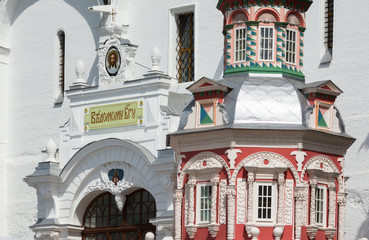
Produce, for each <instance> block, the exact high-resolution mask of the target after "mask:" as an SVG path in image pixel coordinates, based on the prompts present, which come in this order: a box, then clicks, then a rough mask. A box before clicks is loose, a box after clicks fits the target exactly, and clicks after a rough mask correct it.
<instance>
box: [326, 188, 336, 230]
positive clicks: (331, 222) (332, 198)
mask: <svg viewBox="0 0 369 240" xmlns="http://www.w3.org/2000/svg"><path fill="white" fill-rule="evenodd" d="M328 190H329V203H328V206H329V211H328V227H329V228H334V227H335V221H336V185H335V183H330V184H329V185H328Z"/></svg>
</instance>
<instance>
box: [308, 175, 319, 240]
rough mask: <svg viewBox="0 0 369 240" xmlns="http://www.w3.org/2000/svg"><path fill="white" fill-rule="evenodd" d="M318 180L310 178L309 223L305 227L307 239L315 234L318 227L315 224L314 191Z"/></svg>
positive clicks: (312, 237)
mask: <svg viewBox="0 0 369 240" xmlns="http://www.w3.org/2000/svg"><path fill="white" fill-rule="evenodd" d="M317 184H318V181H317V180H316V179H313V180H310V224H309V226H307V228H306V232H307V235H308V237H309V239H311V240H313V239H314V238H315V234H316V232H317V231H318V227H317V226H316V225H315V211H316V209H315V208H316V207H315V191H316V187H317Z"/></svg>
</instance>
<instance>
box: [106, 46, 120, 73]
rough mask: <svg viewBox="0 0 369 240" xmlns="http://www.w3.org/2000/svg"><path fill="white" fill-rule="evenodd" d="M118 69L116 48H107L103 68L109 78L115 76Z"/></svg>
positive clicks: (118, 60)
mask: <svg viewBox="0 0 369 240" xmlns="http://www.w3.org/2000/svg"><path fill="white" fill-rule="evenodd" d="M119 67H120V54H119V51H118V49H117V48H116V47H111V48H109V50H108V52H107V53H106V57H105V68H106V71H107V72H108V74H109V75H110V76H116V75H117V73H118V70H119Z"/></svg>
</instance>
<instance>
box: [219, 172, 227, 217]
mask: <svg viewBox="0 0 369 240" xmlns="http://www.w3.org/2000/svg"><path fill="white" fill-rule="evenodd" d="M226 188H227V180H225V179H222V180H220V185H219V223H220V224H225V223H226Z"/></svg>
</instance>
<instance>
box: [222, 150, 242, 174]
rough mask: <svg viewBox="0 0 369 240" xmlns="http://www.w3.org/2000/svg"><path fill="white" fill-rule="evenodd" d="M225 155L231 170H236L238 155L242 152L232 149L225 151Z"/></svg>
mask: <svg viewBox="0 0 369 240" xmlns="http://www.w3.org/2000/svg"><path fill="white" fill-rule="evenodd" d="M225 153H226V154H227V157H228V159H229V169H234V167H235V163H236V159H237V153H242V151H241V150H240V149H234V148H230V149H228V150H227V151H225Z"/></svg>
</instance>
